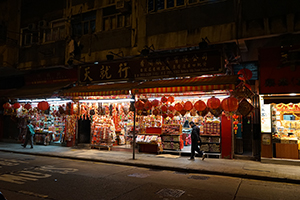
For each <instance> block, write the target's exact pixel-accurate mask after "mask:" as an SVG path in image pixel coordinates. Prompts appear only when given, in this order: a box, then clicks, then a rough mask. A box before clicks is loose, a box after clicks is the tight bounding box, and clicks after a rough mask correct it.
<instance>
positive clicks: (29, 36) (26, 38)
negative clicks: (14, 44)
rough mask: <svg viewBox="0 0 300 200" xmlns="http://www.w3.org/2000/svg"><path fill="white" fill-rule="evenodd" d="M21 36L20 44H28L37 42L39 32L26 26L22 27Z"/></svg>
mask: <svg viewBox="0 0 300 200" xmlns="http://www.w3.org/2000/svg"><path fill="white" fill-rule="evenodd" d="M21 37H22V38H21V45H22V46H30V45H32V44H37V43H38V42H39V32H38V31H36V30H29V29H28V28H23V29H22V35H21Z"/></svg>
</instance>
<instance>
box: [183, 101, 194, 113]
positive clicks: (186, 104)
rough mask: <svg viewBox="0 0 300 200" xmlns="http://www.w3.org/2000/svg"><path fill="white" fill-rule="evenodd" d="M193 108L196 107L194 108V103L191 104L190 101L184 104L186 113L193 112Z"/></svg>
mask: <svg viewBox="0 0 300 200" xmlns="http://www.w3.org/2000/svg"><path fill="white" fill-rule="evenodd" d="M193 107H194V106H193V104H192V102H190V101H187V102H185V103H184V109H185V110H186V111H190V110H192V109H193Z"/></svg>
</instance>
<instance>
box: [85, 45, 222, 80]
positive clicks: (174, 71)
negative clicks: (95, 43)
mask: <svg viewBox="0 0 300 200" xmlns="http://www.w3.org/2000/svg"><path fill="white" fill-rule="evenodd" d="M223 71H224V64H223V58H222V54H221V51H220V50H209V51H193V52H181V53H177V54H174V53H173V54H170V53H169V54H163V55H158V56H151V57H150V56H149V57H145V58H142V57H139V58H133V59H131V60H121V61H120V60H119V61H111V62H104V63H99V64H95V65H90V66H81V67H80V68H79V81H80V82H88V83H91V82H108V81H122V80H126V81H127V80H132V81H133V80H147V79H155V78H168V77H181V76H199V75H203V74H214V73H222V72H223Z"/></svg>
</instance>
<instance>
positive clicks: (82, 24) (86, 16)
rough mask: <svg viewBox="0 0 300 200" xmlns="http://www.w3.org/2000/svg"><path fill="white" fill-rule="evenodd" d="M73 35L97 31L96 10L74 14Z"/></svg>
mask: <svg viewBox="0 0 300 200" xmlns="http://www.w3.org/2000/svg"><path fill="white" fill-rule="evenodd" d="M73 19H74V20H73V21H72V22H71V23H72V35H73V36H82V35H86V34H90V33H94V32H95V31H96V11H91V12H88V13H83V14H79V15H75V16H73Z"/></svg>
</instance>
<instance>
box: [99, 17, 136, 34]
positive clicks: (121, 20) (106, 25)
mask: <svg viewBox="0 0 300 200" xmlns="http://www.w3.org/2000/svg"><path fill="white" fill-rule="evenodd" d="M130 25H131V21H130V14H121V13H118V14H113V15H109V16H103V28H102V30H103V31H108V30H114V29H117V28H123V27H128V26H130Z"/></svg>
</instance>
